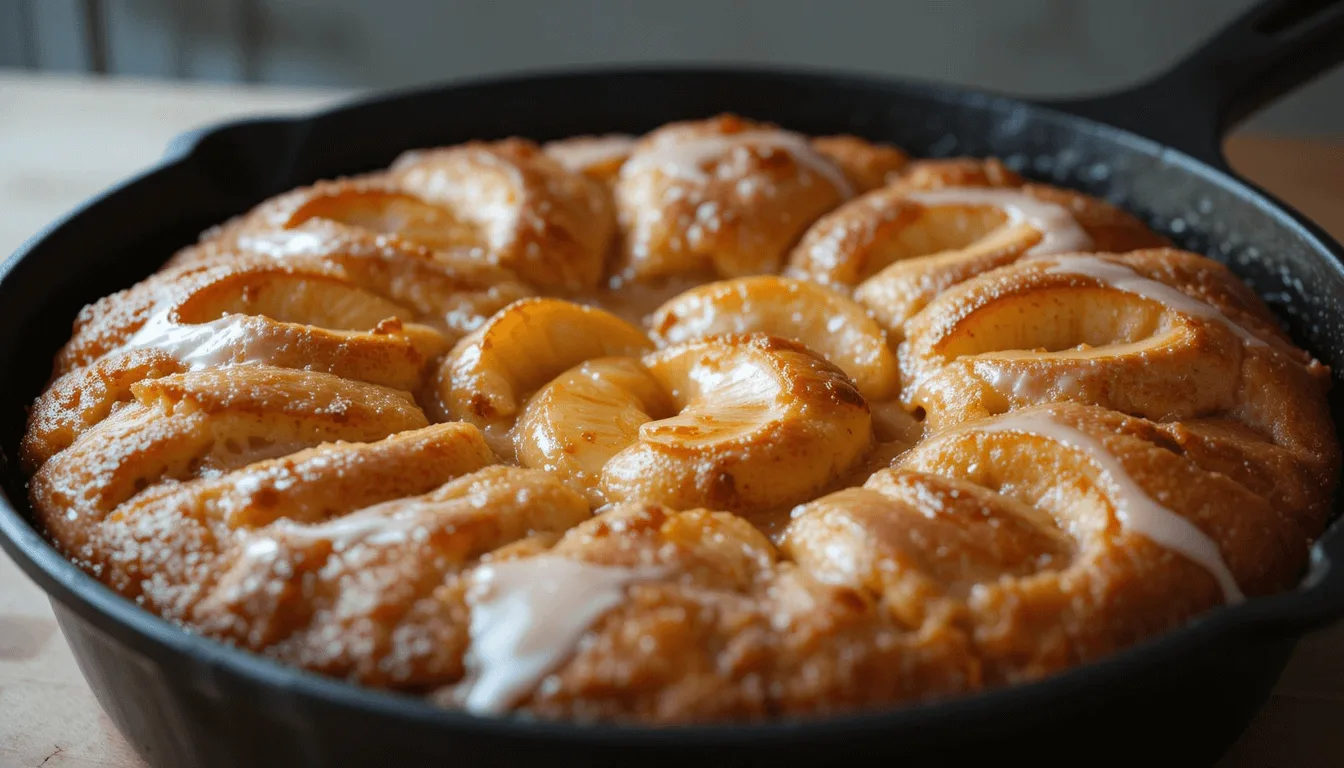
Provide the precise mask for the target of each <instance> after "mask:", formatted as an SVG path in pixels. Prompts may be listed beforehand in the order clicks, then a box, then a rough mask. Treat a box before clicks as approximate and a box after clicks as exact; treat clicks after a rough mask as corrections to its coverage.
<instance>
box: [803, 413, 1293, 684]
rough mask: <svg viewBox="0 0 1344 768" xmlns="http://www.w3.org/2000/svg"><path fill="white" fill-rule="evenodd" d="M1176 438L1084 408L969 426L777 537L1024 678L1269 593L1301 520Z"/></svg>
mask: <svg viewBox="0 0 1344 768" xmlns="http://www.w3.org/2000/svg"><path fill="white" fill-rule="evenodd" d="M1172 448H1173V446H1172V445H1171V443H1170V441H1169V438H1168V437H1167V435H1165V434H1163V432H1162V431H1161V428H1160V427H1159V426H1157V425H1154V424H1151V423H1149V422H1146V421H1144V420H1141V419H1134V418H1129V417H1125V416H1122V415H1120V414H1117V413H1115V412H1113V411H1107V410H1105V409H1100V408H1095V407H1091V406H1079V405H1056V406H1043V407H1038V408H1033V409H1028V410H1024V411H1021V412H1018V413H1014V414H1011V415H1009V416H1005V417H1000V418H997V419H993V420H986V421H978V422H973V423H970V424H967V425H965V427H964V428H961V429H956V430H949V431H947V432H944V433H941V434H939V435H936V436H934V437H932V438H930V439H928V440H925V441H924V442H923V443H921V444H920V445H919V446H917V447H915V448H914V449H912V450H911V451H910V452H908V453H907V454H905V456H903V457H902V459H901V460H900V461H899V462H898V463H897V464H896V466H895V468H893V469H891V470H886V471H883V472H880V473H878V474H876V475H874V476H873V477H872V478H870V479H869V480H868V482H867V483H866V484H865V485H864V487H863V488H862V489H849V490H845V491H840V492H838V493H835V494H832V495H830V496H827V497H823V498H822V499H819V500H818V501H816V502H813V503H811V504H807V505H804V506H803V507H800V508H799V509H798V511H797V512H795V514H794V521H793V523H792V524H791V525H790V527H789V529H788V531H787V532H786V535H785V543H784V550H785V552H787V553H789V554H791V555H792V556H793V557H794V558H795V560H796V561H797V562H798V563H799V564H800V565H801V566H802V567H804V568H806V569H807V570H809V571H810V572H812V573H814V574H816V575H817V577H818V578H821V579H823V580H825V581H829V582H831V583H838V584H846V585H851V586H853V587H854V588H856V589H863V590H865V591H867V592H870V593H871V594H873V595H875V596H876V597H878V598H879V599H880V600H881V601H882V602H883V605H884V606H885V608H886V609H887V610H889V611H891V612H892V614H893V615H894V616H895V617H896V618H897V619H898V620H899V621H901V622H902V623H903V624H905V625H907V626H910V627H912V628H919V627H924V626H946V625H951V626H958V627H965V628H966V630H965V631H967V632H968V636H969V640H970V642H971V643H972V647H973V649H974V652H975V654H976V655H977V657H978V658H979V659H980V660H981V662H982V663H983V664H984V673H985V678H986V682H988V683H999V682H1007V681H1011V680H1015V679H1022V678H1024V677H1036V676H1039V675H1041V674H1044V673H1047V672H1049V671H1051V670H1054V669H1059V668H1061V667H1064V666H1067V665H1070V664H1074V663H1077V660H1079V659H1089V658H1096V657H1098V656H1100V655H1104V654H1107V653H1110V652H1112V651H1114V650H1115V647H1114V646H1115V644H1116V643H1117V642H1120V643H1124V642H1126V641H1125V640H1124V639H1123V638H1125V637H1128V636H1130V635H1131V634H1133V633H1146V632H1151V631H1153V629H1154V628H1155V627H1154V624H1155V623H1156V624H1157V625H1158V626H1172V625H1176V624H1178V623H1180V622H1182V621H1185V620H1186V619H1187V618H1188V617H1189V616H1190V615H1192V614H1194V613H1196V612H1199V611H1202V610H1205V609H1207V608H1208V607H1210V606H1212V605H1217V604H1219V603H1221V602H1223V601H1237V600H1240V599H1241V598H1242V595H1243V593H1245V594H1262V593H1265V592H1270V591H1274V590H1277V589H1282V588H1283V587H1284V586H1285V585H1287V584H1288V583H1290V582H1291V580H1292V579H1293V578H1295V577H1296V574H1297V569H1298V568H1300V567H1301V566H1302V564H1304V563H1305V560H1306V548H1305V546H1304V545H1303V540H1302V539H1300V538H1298V536H1299V534H1300V529H1298V527H1297V526H1296V525H1294V524H1292V523H1291V522H1288V521H1287V520H1286V519H1285V517H1284V516H1283V515H1281V514H1280V513H1279V511H1278V510H1276V509H1274V508H1273V506H1271V505H1270V504H1269V503H1267V501H1266V499H1265V498H1263V497H1261V496H1258V495H1257V494H1255V493H1253V492H1251V491H1249V490H1248V489H1246V488H1245V487H1243V486H1241V485H1239V484H1237V483H1236V482H1234V481H1232V480H1231V479H1229V478H1227V477H1226V476H1224V475H1222V474H1221V473H1220V472H1218V471H1217V470H1212V471H1210V470H1208V469H1205V468H1204V467H1201V466H1200V465H1199V464H1198V463H1197V461H1192V460H1191V458H1190V457H1188V456H1186V455H1183V454H1182V453H1180V452H1179V450H1177V451H1173V450H1172ZM1232 508H1235V509H1237V510H1239V513H1238V515H1237V516H1236V520H1235V521H1233V520H1232V519H1231V518H1230V517H1229V516H1226V515H1224V514H1221V513H1220V511H1219V510H1222V509H1232ZM1285 548H1287V549H1290V550H1292V552H1293V557H1291V558H1289V559H1288V560H1287V561H1277V562H1275V558H1272V557H1269V556H1268V554H1267V553H1268V552H1271V551H1273V552H1280V551H1284V549H1285ZM1159 574H1160V575H1159ZM1155 583H1162V584H1167V585H1173V584H1180V585H1181V587H1180V589H1179V594H1180V595H1181V597H1180V598H1178V599H1173V595H1172V594H1170V593H1169V592H1165V591H1163V590H1160V589H1155V588H1154V584H1155ZM1024 635H1030V636H1031V637H1033V638H1034V640H1033V642H1032V643H1028V644H1021V643H1018V642H1017V641H1016V640H1015V638H1019V637H1022V636H1024Z"/></svg>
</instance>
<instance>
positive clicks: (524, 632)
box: [455, 555, 662, 714]
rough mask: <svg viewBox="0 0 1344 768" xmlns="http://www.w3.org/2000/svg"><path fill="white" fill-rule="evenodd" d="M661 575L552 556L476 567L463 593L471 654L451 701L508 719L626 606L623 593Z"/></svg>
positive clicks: (659, 573) (468, 708) (469, 652)
mask: <svg viewBox="0 0 1344 768" xmlns="http://www.w3.org/2000/svg"><path fill="white" fill-rule="evenodd" d="M660 575H662V572H661V571H660V570H658V569H652V568H638V569H637V568H619V567H612V566H602V565H594V564H592V563H586V562H583V561H581V560H573V559H570V558H567V557H560V556H556V555H537V556H535V557H528V558H523V559H520V560H506V561H504V562H499V563H489V564H486V565H482V566H480V567H479V568H477V569H476V571H475V572H474V573H473V574H472V579H471V581H472V584H471V587H470V588H469V589H468V591H467V604H468V605H470V606H471V624H470V627H469V632H470V635H471V648H470V650H468V652H467V656H466V660H465V661H466V670H467V671H466V676H465V678H464V679H463V680H462V682H461V683H460V684H459V685H458V687H457V689H456V691H455V696H456V698H457V700H458V701H459V702H460V703H461V704H462V706H463V707H465V708H466V709H467V710H468V711H471V712H477V713H481V714H498V713H501V712H506V711H508V710H509V709H510V708H511V707H512V706H513V705H514V704H516V703H517V702H518V701H519V700H520V699H521V698H523V697H524V696H526V695H527V694H528V693H529V692H530V691H531V690H532V689H533V688H535V687H536V685H537V683H538V682H540V681H541V679H542V678H544V677H545V676H546V675H547V674H549V673H550V672H551V671H552V670H554V669H555V668H556V667H557V666H559V665H560V663H561V662H563V661H564V660H565V659H566V658H567V657H568V656H569V655H570V654H572V653H573V652H574V649H575V646H576V645H578V642H579V640H580V639H581V638H582V637H583V635H584V633H585V632H587V631H588V629H589V628H590V627H591V626H592V625H593V623H594V622H596V621H597V620H598V619H600V618H601V617H602V616H603V615H604V614H606V613H607V612H608V611H610V610H612V609H613V608H616V607H617V606H619V605H620V604H621V603H623V602H624V601H625V599H626V588H627V587H628V586H629V585H631V584H632V583H634V582H637V581H643V580H647V579H654V578H658V577H659V576H660Z"/></svg>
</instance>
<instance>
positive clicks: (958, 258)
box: [787, 174, 1164, 339]
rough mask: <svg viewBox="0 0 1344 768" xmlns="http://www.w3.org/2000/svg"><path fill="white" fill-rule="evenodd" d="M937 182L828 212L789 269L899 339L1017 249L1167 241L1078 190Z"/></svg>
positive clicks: (1036, 251)
mask: <svg viewBox="0 0 1344 768" xmlns="http://www.w3.org/2000/svg"><path fill="white" fill-rule="evenodd" d="M928 175H929V174H925V177H927V176H928ZM986 177H987V178H988V179H997V178H998V176H997V175H996V174H986ZM917 178H919V177H917ZM935 178H936V177H935ZM1007 180H1011V177H1009V179H1007ZM917 183H927V184H930V185H931V186H932V187H935V188H930V189H921V188H920V187H919V186H917ZM938 187H940V184H939V183H938V182H934V181H921V182H914V181H908V180H907V181H904V182H901V183H897V184H894V185H892V186H890V187H886V188H883V189H880V190H877V191H874V192H870V193H868V194H866V195H864V196H862V197H860V198H858V199H856V200H854V201H852V202H850V203H848V204H846V205H843V206H841V207H840V208H838V209H836V210H835V211H834V212H832V213H830V214H827V215H826V216H825V217H823V218H822V219H821V220H820V221H818V222H817V223H816V224H815V225H814V226H813V227H812V228H811V229H809V230H808V232H807V234H806V235H805V236H804V237H803V240H802V242H800V243H799V244H798V247H797V248H795V249H794V251H793V254H792V256H791V257H790V262H789V268H788V270H787V274H789V275H791V276H793V277H797V278H802V279H808V280H813V281H816V282H820V283H823V284H828V285H835V286H840V287H854V288H855V291H854V296H855V298H856V299H858V300H859V301H860V302H862V303H863V304H864V305H865V306H867V307H868V308H869V309H870V310H872V311H873V313H874V315H875V316H876V317H877V319H878V321H879V322H881V323H882V324H883V326H884V327H885V328H887V330H888V331H890V332H891V333H892V334H893V335H895V336H896V337H897V338H898V339H899V338H900V337H901V336H902V335H903V331H902V327H903V325H904V323H905V321H906V320H908V319H909V318H910V317H911V316H912V315H913V314H914V313H915V312H918V311H919V310H920V309H922V308H923V306H924V305H925V304H927V303H928V301H929V300H930V299H932V298H933V297H934V296H936V295H937V294H938V293H939V292H941V291H943V290H945V289H947V288H948V287H950V286H952V285H955V284H956V283H958V282H961V281H963V280H966V279H969V278H971V277H973V276H975V275H976V274H979V273H980V272H984V271H986V270H989V269H993V268H994V267H998V266H1002V265H1004V264H1009V263H1012V262H1013V261H1016V260H1017V259H1019V258H1021V257H1022V256H1024V255H1028V254H1030V255H1045V254H1050V253H1061V252H1067V251H1083V250H1128V249H1131V248H1144V247H1151V246H1157V245H1161V244H1163V243H1164V241H1163V240H1162V239H1161V238H1159V237H1158V236H1156V235H1154V234H1153V233H1152V232H1150V231H1149V230H1148V229H1147V227H1144V226H1143V225H1142V224H1141V223H1139V222H1138V221H1137V220H1135V219H1133V218H1132V217H1130V216H1129V215H1128V214H1125V213H1123V212H1121V211H1120V210H1119V209H1116V208H1114V207H1112V206H1110V205H1108V204H1106V203H1103V202H1101V201H1100V200H1096V199H1094V198H1090V197H1087V196H1086V195H1082V194H1080V193H1077V192H1072V191H1068V190H1060V189H1054V188H1051V187H1046V186H1042V185H1036V184H1025V185H1022V186H1016V187H1006V186H1005V187H997V188H988V187H979V186H965V187H941V188H938Z"/></svg>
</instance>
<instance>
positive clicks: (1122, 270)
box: [1046, 256, 1268, 347]
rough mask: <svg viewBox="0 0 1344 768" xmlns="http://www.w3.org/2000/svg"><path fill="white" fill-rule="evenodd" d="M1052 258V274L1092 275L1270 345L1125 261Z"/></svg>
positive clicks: (1257, 344)
mask: <svg viewBox="0 0 1344 768" xmlns="http://www.w3.org/2000/svg"><path fill="white" fill-rule="evenodd" d="M1049 261H1051V262H1053V264H1052V265H1051V266H1049V267H1047V268H1046V272H1049V273H1051V274H1056V275H1078V276H1080V277H1090V278H1092V279H1093V280H1096V281H1097V282H1099V283H1101V284H1103V285H1107V286H1110V287H1111V288H1114V289H1116V290H1118V291H1124V292H1125V293H1132V294H1134V295H1135V296H1142V297H1143V298H1145V299H1152V300H1153V301H1156V302H1158V303H1160V304H1162V305H1163V306H1166V307H1168V308H1170V309H1173V310H1175V311H1177V312H1180V313H1182V314H1186V315H1191V316H1193V317H1197V318H1200V319H1201V320H1209V321H1211V322H1215V323H1219V324H1221V325H1223V326H1224V327H1226V328H1227V329H1228V330H1229V331H1231V332H1232V333H1234V334H1236V335H1237V337H1238V338H1240V339H1241V340H1242V341H1243V342H1245V343H1246V344H1248V345H1250V346H1253V347H1264V346H1268V345H1267V344H1266V343H1265V341H1264V339H1261V338H1260V337H1258V336H1256V335H1255V334H1253V333H1251V332H1250V331H1248V330H1246V329H1245V328H1243V327H1242V326H1241V325H1239V324H1237V323H1235V322H1233V320H1232V319H1231V318H1229V317H1228V316H1227V315H1224V314H1223V313H1222V312H1220V311H1218V308H1217V307H1215V306H1213V305H1211V304H1206V303H1204V302H1202V301H1200V300H1199V299H1196V298H1194V297H1192V296H1188V295H1186V294H1184V293H1182V292H1181V291H1178V290H1176V289H1175V288H1172V287H1171V286H1169V285H1167V284H1166V283H1160V282H1158V281H1156V280H1152V279H1150V278H1147V277H1144V276H1143V275H1140V274H1139V273H1137V272H1135V271H1134V270H1132V269H1130V268H1129V267H1126V266H1124V265H1123V264H1116V263H1114V262H1110V261H1104V260H1102V259H1099V258H1097V257H1095V256H1056V257H1054V258H1052V259H1050V260H1049Z"/></svg>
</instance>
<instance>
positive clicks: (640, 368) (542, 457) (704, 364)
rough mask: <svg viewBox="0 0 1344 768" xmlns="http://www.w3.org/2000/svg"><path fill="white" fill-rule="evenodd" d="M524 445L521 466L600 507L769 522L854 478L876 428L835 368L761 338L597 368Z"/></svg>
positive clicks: (554, 404)
mask: <svg viewBox="0 0 1344 768" xmlns="http://www.w3.org/2000/svg"><path fill="white" fill-rule="evenodd" d="M515 439H516V441H517V451H516V452H517V456H518V460H519V461H520V462H522V464H523V465H524V466H532V467H537V468H543V469H548V470H550V471H552V472H555V473H557V474H558V475H560V476H561V477H562V478H564V479H565V480H566V481H567V482H570V483H571V484H573V485H574V486H575V487H577V488H579V489H581V490H582V491H583V492H584V493H585V494H587V495H588V496H589V498H590V499H591V500H593V501H594V503H603V502H611V501H632V500H636V499H648V500H651V501H653V502H655V503H658V504H665V505H667V506H669V507H672V508H674V509H691V508H695V507H701V506H704V507H710V508H714V509H724V510H729V511H733V512H762V511H769V510H774V509H778V508H782V507H787V506H789V505H791V504H796V503H798V502H799V501H800V500H803V499H806V498H807V497H808V496H809V494H812V493H815V492H816V491H817V490H818V489H820V488H822V487H824V486H825V485H826V484H827V483H828V482H830V481H831V479H832V478H834V477H836V476H838V475H840V474H843V473H844V472H846V471H847V470H848V469H849V468H850V467H852V466H853V465H854V464H855V463H856V462H857V461H858V460H859V458H861V456H862V455H863V454H864V453H865V452H866V451H867V450H868V448H869V446H870V444H871V442H872V427H871V419H870V416H869V413H868V406H867V404H866V403H865V402H864V400H863V398H862V396H860V395H859V393H858V392H857V391H856V390H855V389H854V385H853V384H852V383H851V382H850V381H849V380H848V379H847V378H846V377H845V376H844V374H843V373H841V372H840V371H839V370H838V369H837V368H835V367H833V366H832V365H830V364H828V363H826V362H825V361H824V360H822V359H821V358H819V357H817V356H816V355H815V354H814V353H812V352H810V351H808V350H807V349H806V348H805V347H803V346H801V345H799V344H796V343H794V342H788V341H784V340H782V339H778V338H774V337H770V336H765V335H761V334H757V335H749V336H716V337H710V338H708V339H702V340H698V341H692V342H687V343H684V344H678V345H673V346H670V347H668V348H666V349H664V350H661V351H659V352H656V353H653V354H650V355H647V356H645V357H644V358H643V359H642V360H640V361H636V360H633V359H628V358H627V359H621V358H617V359H608V360H593V361H590V362H588V363H586V364H584V365H581V366H579V367H577V368H574V369H572V370H570V371H568V372H567V373H565V374H563V375H561V376H560V377H558V378H556V379H554V380H553V381H551V383H549V384H547V385H546V386H545V387H543V388H542V389H541V390H540V391H538V392H537V394H536V395H535V396H533V398H532V399H531V400H530V401H529V402H528V404H527V408H526V409H525V411H524V413H523V415H522V416H521V417H520V419H519V424H518V430H517V432H516V437H515Z"/></svg>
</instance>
